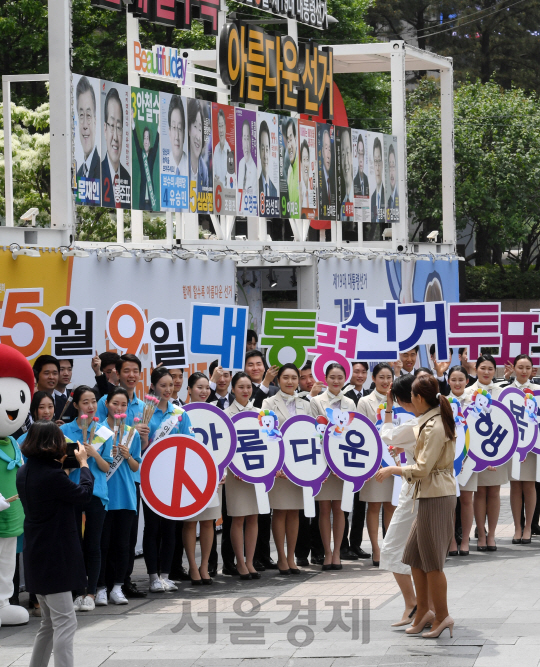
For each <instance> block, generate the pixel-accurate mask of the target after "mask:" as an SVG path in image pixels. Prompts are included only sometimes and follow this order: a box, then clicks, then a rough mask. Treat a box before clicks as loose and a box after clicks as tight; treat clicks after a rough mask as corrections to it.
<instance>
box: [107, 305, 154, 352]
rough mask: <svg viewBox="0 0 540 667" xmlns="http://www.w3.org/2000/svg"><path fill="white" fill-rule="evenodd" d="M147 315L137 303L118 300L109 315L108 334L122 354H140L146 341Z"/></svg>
mask: <svg viewBox="0 0 540 667" xmlns="http://www.w3.org/2000/svg"><path fill="white" fill-rule="evenodd" d="M145 328H146V317H145V315H144V313H143V311H142V310H141V309H140V307H139V306H138V305H137V304H136V303H132V302H131V301H118V302H117V303H115V304H114V306H113V307H112V308H111V309H110V310H109V314H108V315H107V336H108V337H109V340H110V341H111V343H112V344H113V346H114V347H116V348H117V349H118V351H119V353H120V354H139V352H140V351H141V347H142V346H143V343H144V331H145Z"/></svg>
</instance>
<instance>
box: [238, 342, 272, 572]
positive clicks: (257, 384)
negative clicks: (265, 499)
mask: <svg viewBox="0 0 540 667" xmlns="http://www.w3.org/2000/svg"><path fill="white" fill-rule="evenodd" d="M278 370H279V369H278V368H277V366H272V367H271V368H269V369H268V370H266V369H265V365H264V356H263V353H262V352H261V351H260V350H250V351H249V352H248V353H247V354H246V361H245V367H244V371H245V372H246V373H247V374H248V375H249V377H250V378H251V383H252V385H253V393H252V399H253V400H254V405H255V407H257V408H260V407H261V406H262V402H263V401H264V399H265V398H267V397H269V396H274V394H277V392H278V391H279V390H278V388H277V387H276V386H275V385H271V384H270V382H271V381H272V380H273V379H274V378H275V377H276V375H277V372H278ZM258 523H259V533H258V535H257V546H256V548H255V557H254V559H253V565H254V567H255V569H256V570H257V571H261V572H262V571H264V570H266V569H269V570H275V569H277V563H276V562H275V561H274V560H273V559H272V558H271V557H270V528H271V525H272V517H271V515H270V514H259V519H258Z"/></svg>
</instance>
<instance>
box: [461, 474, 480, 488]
mask: <svg viewBox="0 0 540 667" xmlns="http://www.w3.org/2000/svg"><path fill="white" fill-rule="evenodd" d="M459 488H460V489H461V490H462V491H478V473H477V472H473V474H472V475H471V476H470V477H469V481H468V482H467V484H465V486H462V485H461V484H460V485H459Z"/></svg>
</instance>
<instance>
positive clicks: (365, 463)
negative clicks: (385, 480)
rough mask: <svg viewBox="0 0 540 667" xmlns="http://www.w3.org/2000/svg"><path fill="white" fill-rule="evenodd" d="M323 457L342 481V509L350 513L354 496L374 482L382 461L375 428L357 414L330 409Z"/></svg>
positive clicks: (381, 450) (380, 447)
mask: <svg viewBox="0 0 540 667" xmlns="http://www.w3.org/2000/svg"><path fill="white" fill-rule="evenodd" d="M326 415H327V417H328V422H329V423H328V426H327V427H326V431H325V432H324V455H325V457H326V461H327V463H328V465H329V467H330V469H331V470H332V472H334V473H335V474H336V475H337V476H338V477H340V478H341V479H342V480H343V496H342V499H341V508H342V509H343V510H344V511H345V512H351V511H352V507H353V498H354V494H355V493H356V492H357V491H360V489H361V488H362V487H363V486H364V483H365V482H367V481H368V479H371V477H373V475H374V474H375V473H376V472H377V470H378V469H379V466H380V465H381V462H382V454H383V444H382V440H381V436H380V435H379V432H378V431H377V429H376V427H375V425H374V424H373V423H372V422H371V421H370V420H369V419H368V418H367V417H364V415H361V414H359V413H358V412H347V411H345V410H341V409H339V408H334V409H332V408H327V410H326Z"/></svg>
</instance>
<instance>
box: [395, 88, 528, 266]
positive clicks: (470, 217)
mask: <svg viewBox="0 0 540 667" xmlns="http://www.w3.org/2000/svg"><path fill="white" fill-rule="evenodd" d="M454 119H455V120H454V122H455V161H456V173H455V188H456V221H457V226H458V228H459V229H464V228H465V226H466V225H467V223H470V224H471V225H472V228H473V230H474V233H475V235H476V255H475V259H476V263H477V264H487V263H490V262H494V263H501V261H502V256H503V253H504V252H509V251H511V249H512V248H514V249H515V248H517V249H518V252H517V253H514V254H511V255H510V256H511V257H514V256H515V259H516V261H518V256H519V265H520V268H521V270H522V271H526V270H527V269H528V267H529V266H530V265H531V264H537V265H538V266H539V267H540V257H539V255H538V248H537V243H538V239H539V238H540V214H539V211H538V204H537V196H538V195H537V193H538V182H539V177H540V167H539V166H538V154H539V151H540V106H539V104H538V98H537V97H536V95H535V94H531V95H529V96H528V95H526V94H525V93H524V92H523V91H522V90H518V89H512V90H510V91H505V90H504V89H502V88H501V87H500V86H498V85H497V84H495V83H493V82H489V83H487V84H482V83H480V82H476V83H467V84H464V85H462V86H460V87H459V88H458V89H457V90H456V91H455V98H454ZM407 146H408V155H407V159H408V178H409V209H410V213H411V215H412V219H413V231H412V236H413V238H414V239H415V240H417V239H418V238H423V237H425V234H426V233H428V232H429V231H431V230H433V229H438V228H439V226H440V224H441V219H442V212H441V202H442V198H441V152H440V150H441V148H440V91H439V88H438V85H437V84H436V83H435V82H433V81H429V80H424V81H422V82H421V84H420V85H419V87H418V88H417V89H416V90H415V91H414V92H413V93H411V94H410V95H409V99H408V137H407ZM420 228H422V233H421V234H420Z"/></svg>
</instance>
